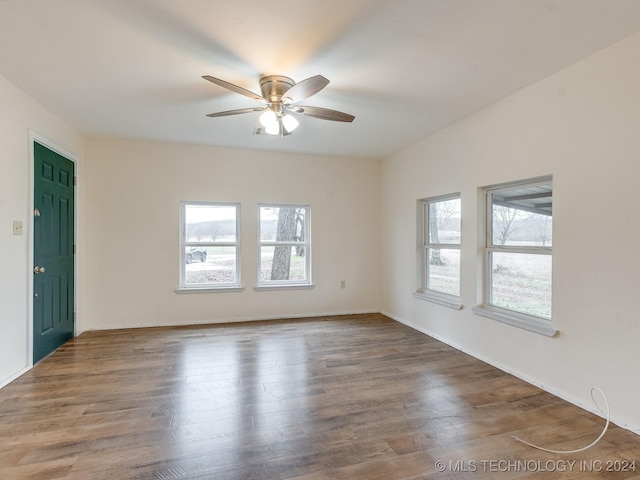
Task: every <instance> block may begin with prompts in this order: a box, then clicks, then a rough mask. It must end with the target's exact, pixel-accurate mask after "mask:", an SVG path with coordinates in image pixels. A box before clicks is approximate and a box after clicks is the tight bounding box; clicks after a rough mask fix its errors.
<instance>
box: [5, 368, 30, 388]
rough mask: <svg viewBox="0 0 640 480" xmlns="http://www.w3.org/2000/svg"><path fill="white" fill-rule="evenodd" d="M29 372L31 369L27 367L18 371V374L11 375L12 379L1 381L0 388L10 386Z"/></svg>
mask: <svg viewBox="0 0 640 480" xmlns="http://www.w3.org/2000/svg"><path fill="white" fill-rule="evenodd" d="M29 370H31V367H29V366H26V367H24V368H23V369H21V370H19V371H17V372H16V373H14V374H13V375H11V376H10V377H7V378H5V379H4V380H2V381H0V388H2V387H4V386H6V385H9V384H10V383H11V382H13V381H14V380H15V379H16V378H18V377H20V376H22V375H24V374H25V373H27V372H28V371H29Z"/></svg>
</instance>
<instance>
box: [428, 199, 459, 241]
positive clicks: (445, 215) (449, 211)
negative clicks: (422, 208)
mask: <svg viewBox="0 0 640 480" xmlns="http://www.w3.org/2000/svg"><path fill="white" fill-rule="evenodd" d="M428 228H429V243H448V244H459V243H460V199H459V198H455V199H453V200H444V201H441V202H430V203H429V225H428Z"/></svg>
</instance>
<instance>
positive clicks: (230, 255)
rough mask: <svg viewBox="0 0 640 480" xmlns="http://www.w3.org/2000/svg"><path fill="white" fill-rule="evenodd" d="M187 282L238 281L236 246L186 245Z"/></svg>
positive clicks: (193, 283) (187, 283) (196, 283)
mask: <svg viewBox="0 0 640 480" xmlns="http://www.w3.org/2000/svg"><path fill="white" fill-rule="evenodd" d="M185 263H186V265H185V284H186V285H191V286H193V285H212V284H220V283H237V281H238V280H237V278H238V276H237V272H236V247H211V246H209V247H186V248H185Z"/></svg>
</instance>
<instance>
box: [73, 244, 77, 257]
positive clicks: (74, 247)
mask: <svg viewBox="0 0 640 480" xmlns="http://www.w3.org/2000/svg"><path fill="white" fill-rule="evenodd" d="M73 254H74V255H75V254H76V245H75V244H74V245H73Z"/></svg>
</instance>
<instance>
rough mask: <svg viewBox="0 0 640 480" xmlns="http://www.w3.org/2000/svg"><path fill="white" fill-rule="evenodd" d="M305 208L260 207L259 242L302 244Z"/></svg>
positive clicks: (303, 239)
mask: <svg viewBox="0 0 640 480" xmlns="http://www.w3.org/2000/svg"><path fill="white" fill-rule="evenodd" d="M306 211H307V209H306V208H305V207H266V206H265V207H260V241H261V242H289V243H293V242H304V241H305V240H306V239H305V238H304V223H305V217H306Z"/></svg>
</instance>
